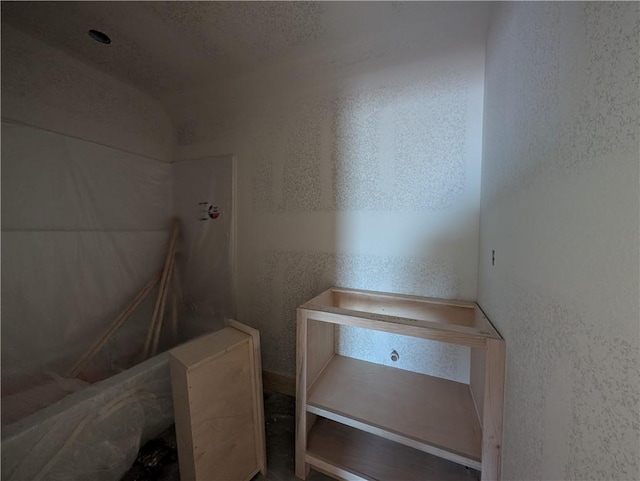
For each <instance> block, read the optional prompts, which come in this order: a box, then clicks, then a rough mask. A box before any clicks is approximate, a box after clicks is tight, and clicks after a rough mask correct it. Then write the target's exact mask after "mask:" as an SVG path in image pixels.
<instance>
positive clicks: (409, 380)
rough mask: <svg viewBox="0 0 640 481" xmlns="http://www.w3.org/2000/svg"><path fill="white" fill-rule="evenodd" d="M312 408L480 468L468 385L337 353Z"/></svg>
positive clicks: (313, 393) (314, 392)
mask: <svg viewBox="0 0 640 481" xmlns="http://www.w3.org/2000/svg"><path fill="white" fill-rule="evenodd" d="M307 411H309V412H312V413H315V414H319V415H321V416H323V417H326V418H328V419H332V420H334V421H338V422H341V423H343V424H348V425H350V426H352V427H356V428H358V429H361V430H365V431H368V432H370V433H373V434H376V435H378V436H382V437H385V438H387V439H390V440H393V441H396V442H400V443H402V444H405V445H407V446H411V447H414V448H416V449H419V450H421V451H425V452H428V453H432V454H436V455H438V456H441V457H445V458H447V459H450V460H452V461H455V462H458V463H461V464H465V465H467V466H470V467H475V468H479V466H480V459H481V440H482V429H481V427H480V423H479V421H478V417H477V415H476V411H475V406H474V404H473V400H472V398H471V391H470V389H469V386H468V385H466V384H462V383H458V382H454V381H449V380H446V379H441V378H437V377H432V376H427V375H424V374H417V373H414V372H410V371H404V370H401V369H395V368H392V367H388V366H382V365H380V364H374V363H370V362H366V361H360V360H357V359H352V358H348V357H343V356H339V355H335V356H334V357H333V358H332V360H331V361H330V362H329V364H328V365H327V367H326V368H325V369H324V371H323V372H322V374H321V375H320V376H319V377H318V379H317V381H316V382H315V383H314V384H313V386H311V388H310V389H309V394H308V399H307Z"/></svg>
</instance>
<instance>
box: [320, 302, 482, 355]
mask: <svg viewBox="0 0 640 481" xmlns="http://www.w3.org/2000/svg"><path fill="white" fill-rule="evenodd" d="M308 312H309V314H308V316H309V319H313V320H316V321H322V322H328V323H332V324H340V325H344V326H355V327H362V328H364V329H372V330H375V331H384V332H391V333H395V334H403V335H405V336H412V337H419V338H422V339H431V340H434V341H440V342H447V343H450V344H458V345H462V346H469V347H485V344H486V336H484V335H483V334H478V333H477V332H475V331H474V330H473V329H470V328H465V327H462V326H453V325H443V324H441V323H437V322H429V321H413V320H411V319H405V318H399V317H391V316H384V315H382V314H371V313H366V312H359V311H349V310H346V309H340V308H337V307H318V306H316V308H315V309H313V310H311V309H309V311H308Z"/></svg>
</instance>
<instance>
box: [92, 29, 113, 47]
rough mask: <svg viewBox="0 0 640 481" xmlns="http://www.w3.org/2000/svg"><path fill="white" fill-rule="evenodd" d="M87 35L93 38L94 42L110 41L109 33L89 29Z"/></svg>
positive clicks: (107, 42)
mask: <svg viewBox="0 0 640 481" xmlns="http://www.w3.org/2000/svg"><path fill="white" fill-rule="evenodd" d="M89 36H90V37H91V38H92V39H94V40H95V41H96V42H100V43H106V44H109V43H111V39H110V38H109V35H107V34H106V33H103V32H101V31H99V30H89Z"/></svg>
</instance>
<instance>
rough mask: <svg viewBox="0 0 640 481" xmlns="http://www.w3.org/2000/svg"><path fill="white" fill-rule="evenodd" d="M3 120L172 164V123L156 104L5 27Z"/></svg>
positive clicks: (117, 82) (88, 67)
mask: <svg viewBox="0 0 640 481" xmlns="http://www.w3.org/2000/svg"><path fill="white" fill-rule="evenodd" d="M96 46H98V47H104V46H100V45H98V44H96ZM2 118H3V119H5V120H12V121H14V122H21V123H25V124H27V125H30V126H33V127H37V128H40V129H43V130H51V131H53V132H58V133H62V134H65V135H68V136H71V137H76V138H79V139H83V140H88V141H91V142H95V143H98V144H102V145H107V146H110V147H115V148H118V149H120V150H122V151H126V152H131V153H135V154H139V155H144V156H147V157H151V158H154V159H158V160H162V161H169V160H171V153H172V152H171V150H172V146H173V129H172V124H171V119H170V118H169V116H168V115H167V112H166V111H165V110H164V108H163V107H162V106H161V105H160V104H159V103H158V102H157V101H155V100H154V99H152V98H151V97H150V96H148V95H146V94H144V93H143V92H141V91H139V90H137V89H136V88H134V87H132V86H130V85H128V84H126V83H124V82H122V81H120V80H118V79H116V78H114V77H111V76H109V75H106V74H105V73H104V72H102V71H100V70H98V69H96V68H95V67H92V66H89V65H87V64H85V63H83V62H81V61H79V60H77V59H75V58H73V57H71V56H69V55H68V54H66V53H65V52H63V51H61V50H58V49H56V48H54V47H52V46H50V45H47V44H45V43H42V42H41V41H39V40H37V39H35V38H33V37H31V36H29V35H27V34H25V33H22V32H21V31H19V30H16V29H15V28H14V27H12V26H10V25H7V24H6V23H3V24H2Z"/></svg>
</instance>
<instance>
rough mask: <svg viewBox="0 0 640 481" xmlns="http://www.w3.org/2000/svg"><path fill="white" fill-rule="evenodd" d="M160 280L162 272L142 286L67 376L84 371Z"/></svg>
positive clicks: (74, 375)
mask: <svg viewBox="0 0 640 481" xmlns="http://www.w3.org/2000/svg"><path fill="white" fill-rule="evenodd" d="M159 280H160V273H158V274H156V275H155V276H154V277H152V278H151V280H150V281H149V282H148V283H147V284H146V285H145V286H144V287H143V288H142V290H141V291H140V292H138V294H137V295H136V297H134V298H133V300H132V301H131V302H130V303H129V305H127V307H126V308H125V309H124V310H123V311H122V312H121V313H120V315H119V316H118V317H117V318H116V319H115V320H114V321H113V322H112V323H111V324H110V325H109V327H108V329H107V330H106V331H105V332H104V333H103V334H102V336H100V339H98V340H97V341H96V342H95V344H94V345H93V346H91V348H89V350H88V351H87V352H85V353H84V354H83V355H82V357H81V358H80V359H78V361H77V362H76V363H75V364H74V365H73V366H72V367H71V369H69V372H68V373H67V377H76V376H77V375H78V374H80V373H81V372H82V370H83V369H84V367H85V366H86V365H87V363H88V362H89V361H91V360H92V359H93V358H94V357H95V355H96V354H98V352H100V350H101V349H102V348H103V347H104V345H105V344H106V343H107V342H108V341H109V339H111V338H112V337H113V335H114V334H115V333H116V332H118V329H120V328H121V327H122V325H123V324H124V323H125V321H126V320H127V319H129V317H131V314H133V312H134V311H135V310H136V308H137V307H138V306H139V305H140V303H141V302H142V301H144V300H145V299H146V298H147V296H148V295H149V294H150V293H151V292H152V291H153V289H155V287H156V286H157V285H158V281H159Z"/></svg>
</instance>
